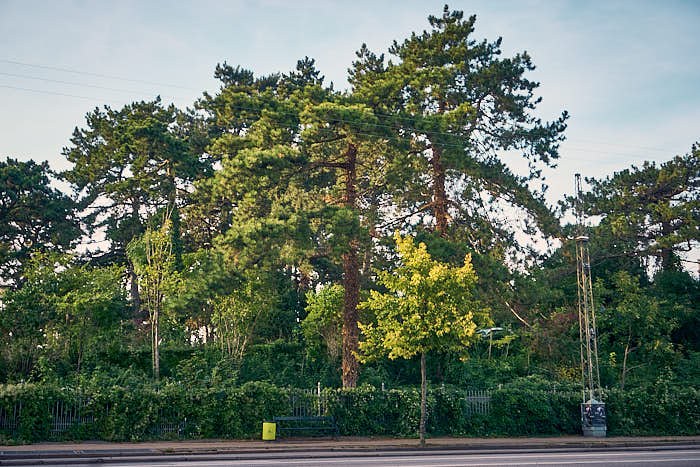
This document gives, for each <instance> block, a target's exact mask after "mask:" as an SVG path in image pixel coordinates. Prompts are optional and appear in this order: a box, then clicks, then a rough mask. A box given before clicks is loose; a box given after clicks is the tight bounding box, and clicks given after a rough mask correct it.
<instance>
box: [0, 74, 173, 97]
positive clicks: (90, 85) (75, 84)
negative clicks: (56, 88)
mask: <svg viewBox="0 0 700 467" xmlns="http://www.w3.org/2000/svg"><path fill="white" fill-rule="evenodd" d="M0 75H3V76H10V77H13V78H23V79H33V80H37V81H46V82H48V83H58V84H66V85H69V86H81V87H85V88H94V89H103V90H106V91H114V92H122V93H128V94H151V93H143V92H140V91H135V90H133V89H119V88H111V87H107V86H99V85H96V84H85V83H76V82H75V81H62V80H58V79H49V78H40V77H37V76H28V75H20V74H16V73H6V72H4V71H0ZM168 97H173V96H168Z"/></svg>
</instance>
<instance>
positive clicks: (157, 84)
mask: <svg viewBox="0 0 700 467" xmlns="http://www.w3.org/2000/svg"><path fill="white" fill-rule="evenodd" d="M0 63H9V64H11V65H20V66H26V67H30V68H41V69H44V70H52V71H60V72H62V73H72V74H76V75H86V76H95V77H98V78H106V79H114V80H119V81H129V82H132V83H142V84H151V85H155V86H166V87H169V88H179V89H187V90H188V91H193V90H195V89H193V88H191V87H188V86H181V85H179V84H168V83H159V82H156V81H146V80H142V79H133V78H125V77H122V76H114V75H105V74H102V73H93V72H90V71H81V70H73V69H70V68H61V67H56V66H49V65H38V64H35V63H25V62H20V61H17V60H7V59H2V58H0ZM197 92H199V90H197Z"/></svg>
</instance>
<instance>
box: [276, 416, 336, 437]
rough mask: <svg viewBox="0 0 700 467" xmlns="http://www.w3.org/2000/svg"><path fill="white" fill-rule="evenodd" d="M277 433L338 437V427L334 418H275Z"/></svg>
mask: <svg viewBox="0 0 700 467" xmlns="http://www.w3.org/2000/svg"><path fill="white" fill-rule="evenodd" d="M272 421H273V422H274V423H276V424H277V432H278V433H279V434H280V437H281V436H282V433H283V432H285V433H296V432H298V433H310V432H318V433H330V434H332V435H333V436H334V437H335V436H338V425H337V424H336V423H335V418H333V417H273V418H272Z"/></svg>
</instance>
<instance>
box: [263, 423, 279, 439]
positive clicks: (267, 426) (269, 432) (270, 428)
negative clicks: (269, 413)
mask: <svg viewBox="0 0 700 467" xmlns="http://www.w3.org/2000/svg"><path fill="white" fill-rule="evenodd" d="M276 433H277V424H276V423H272V422H263V432H262V439H263V441H274V440H275V435H276Z"/></svg>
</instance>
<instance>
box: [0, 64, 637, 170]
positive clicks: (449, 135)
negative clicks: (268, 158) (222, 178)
mask: <svg viewBox="0 0 700 467" xmlns="http://www.w3.org/2000/svg"><path fill="white" fill-rule="evenodd" d="M0 61H1V60H0ZM0 75H7V76H18V77H26V78H28V79H38V80H42V81H49V82H57V83H64V84H71V85H79V86H87V87H92V88H98V89H106V90H113V91H119V92H133V91H130V90H122V89H115V88H108V87H103V86H97V85H83V84H81V83H71V82H67V81H59V80H51V79H46V78H36V77H30V76H22V75H16V74H12V73H4V72H0ZM0 87H4V88H8V89H14V90H19V91H26V92H34V93H41V94H48V95H56V96H63V97H72V98H76V99H84V100H92V101H94V100H101V101H103V102H104V99H101V98H93V97H87V96H79V95H75V94H67V93H61V92H54V91H44V90H37V89H30V88H24V87H18V86H10V85H4V84H0ZM168 97H173V96H168ZM109 102H112V103H119V104H122V103H123V102H120V101H116V100H112V101H109ZM229 107H231V108H233V109H237V110H245V111H249V112H253V113H255V114H256V115H259V116H262V112H263V110H270V111H271V112H274V113H278V114H282V115H290V116H296V115H298V114H297V113H296V112H287V111H280V110H272V109H257V108H253V107H246V106H243V105H230V106H229ZM375 115H377V114H375ZM327 121H329V122H330V121H333V122H340V123H346V124H349V125H357V126H359V127H362V126H371V127H381V128H387V129H389V130H404V131H407V132H413V133H417V134H425V133H426V131H425V130H421V129H417V128H414V127H410V126H397V125H389V124H383V123H371V122H356V121H351V120H343V119H337V118H334V119H329V120H327ZM287 128H288V129H291V130H293V129H295V128H292V127H287ZM355 133H356V134H358V135H362V136H370V137H374V138H388V139H399V138H400V137H398V136H393V137H392V136H389V135H381V134H377V133H367V132H359V131H356V132H355ZM430 134H433V135H438V136H443V137H447V138H448V139H452V140H457V141H462V142H463V143H462V144H450V143H444V142H443V143H439V144H438V145H439V146H441V147H446V148H447V147H449V148H458V149H464V148H465V147H466V146H468V145H471V144H472V143H473V141H472V140H470V139H469V138H468V137H464V136H460V135H456V134H454V133H445V132H430ZM565 141H566V140H565ZM568 141H571V140H568ZM562 143H563V142H562ZM601 144H606V143H601ZM630 147H631V146H630ZM514 150H517V149H514ZM565 150H566V151H573V152H586V153H594V154H608V155H617V156H621V157H623V158H626V159H629V158H638V157H640V156H642V157H644V155H641V154H632V153H622V152H614V151H600V150H591V149H588V148H577V147H567V148H565ZM577 160H588V161H595V162H600V160H598V159H590V158H588V159H587V158H577ZM619 160H622V159H619Z"/></svg>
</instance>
